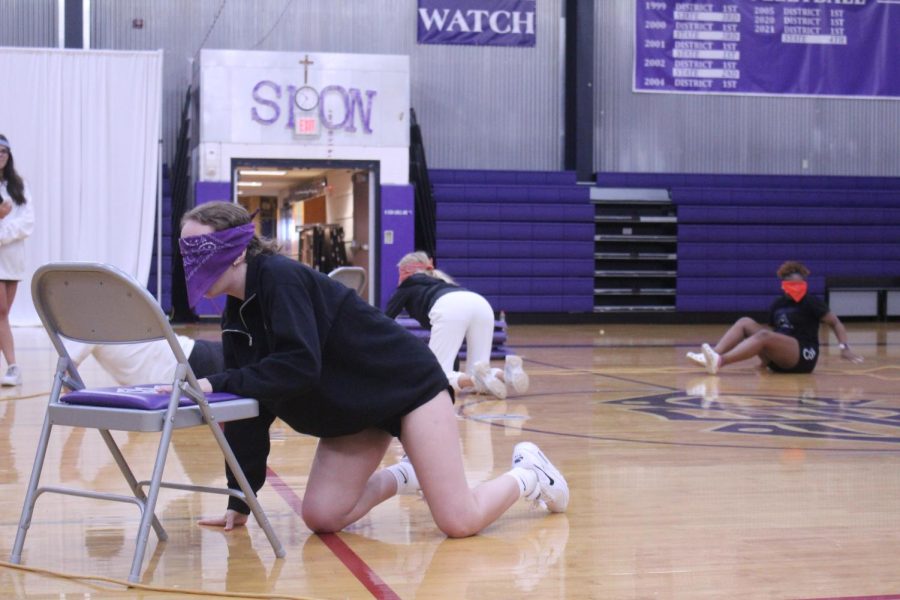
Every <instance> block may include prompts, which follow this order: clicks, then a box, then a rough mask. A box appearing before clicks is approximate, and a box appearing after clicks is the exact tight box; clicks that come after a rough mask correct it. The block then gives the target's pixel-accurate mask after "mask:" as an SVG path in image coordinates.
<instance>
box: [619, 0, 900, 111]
mask: <svg viewBox="0 0 900 600" xmlns="http://www.w3.org/2000/svg"><path fill="white" fill-rule="evenodd" d="M636 5H637V10H636V29H635V32H636V35H635V48H636V51H635V65H634V89H635V91H639V92H688V93H707V94H710V93H715V94H765V95H781V94H784V95H796V96H847V97H900V69H897V67H896V63H897V59H898V58H897V57H900V33H898V32H900V0H707V1H705V2H682V1H676V0H637V4H636Z"/></svg>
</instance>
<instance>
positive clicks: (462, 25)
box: [416, 0, 536, 47]
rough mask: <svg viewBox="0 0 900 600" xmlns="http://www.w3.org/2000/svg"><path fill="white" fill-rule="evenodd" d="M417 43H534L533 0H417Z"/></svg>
mask: <svg viewBox="0 0 900 600" xmlns="http://www.w3.org/2000/svg"><path fill="white" fill-rule="evenodd" d="M416 22H417V23H418V40H419V43H420V44H453V45H465V46H520V47H533V46H534V45H535V40H536V36H535V0H419V10H418V12H417V14H416Z"/></svg>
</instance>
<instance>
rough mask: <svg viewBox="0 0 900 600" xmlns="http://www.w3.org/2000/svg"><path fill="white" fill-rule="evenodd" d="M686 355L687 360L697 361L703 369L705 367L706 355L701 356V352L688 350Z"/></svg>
mask: <svg viewBox="0 0 900 600" xmlns="http://www.w3.org/2000/svg"><path fill="white" fill-rule="evenodd" d="M686 356H687V357H688V360H691V361H693V362H695V363H697V364H698V365H700V366H701V367H703V368H704V369H705V368H706V357H705V356H703V353H702V352H688V353H687V355H686Z"/></svg>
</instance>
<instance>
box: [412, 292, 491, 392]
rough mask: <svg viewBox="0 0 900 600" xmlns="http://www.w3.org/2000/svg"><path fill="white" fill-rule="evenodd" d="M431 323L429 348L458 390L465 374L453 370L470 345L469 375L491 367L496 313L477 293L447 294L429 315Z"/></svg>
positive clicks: (468, 350) (467, 357)
mask: <svg viewBox="0 0 900 600" xmlns="http://www.w3.org/2000/svg"><path fill="white" fill-rule="evenodd" d="M428 319H429V321H431V340H430V341H429V342H428V347H429V348H431V351H432V352H433V353H434V355H435V356H436V357H437V359H438V362H439V363H440V364H441V368H442V369H444V373H445V374H446V375H447V379H448V380H450V385H452V386H453V389H455V390H458V389H459V385H458V381H459V377H460V375H461V374H462V373H459V372H457V371H454V370H453V362H454V361H455V360H456V356H457V354H459V348H460V346H462V343H463V340H465V341H466V371H465V372H466V373H467V374H469V375H471V374H472V373H473V372H474V368H475V365H476V364H477V363H480V362H487V363H490V360H491V347H492V346H493V343H494V309H493V308H491V305H490V304H489V303H488V301H487V300H485V299H484V298H482V297H481V296H479V295H478V294H476V293H475V292H469V291H459V292H450V293H448V294H444V295H443V296H441V297H440V298H438V299H437V301H436V302H435V303H434V306H432V307H431V312H429V313H428Z"/></svg>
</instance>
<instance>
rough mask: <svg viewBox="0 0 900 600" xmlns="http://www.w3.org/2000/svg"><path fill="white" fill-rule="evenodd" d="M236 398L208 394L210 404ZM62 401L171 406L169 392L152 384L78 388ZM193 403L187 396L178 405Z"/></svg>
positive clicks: (153, 407)
mask: <svg viewBox="0 0 900 600" xmlns="http://www.w3.org/2000/svg"><path fill="white" fill-rule="evenodd" d="M236 398H240V396H235V395H234V394H226V393H224V392H213V393H211V394H206V400H207V402H209V403H210V404H212V403H214V402H222V401H225V400H234V399H236ZM60 402H64V403H65V404H78V405H85V406H108V407H111V408H132V409H135V410H159V409H162V408H166V407H167V406H169V394H168V393H165V394H160V393H157V392H155V391H154V386H153V385H152V384H148V385H142V386H134V387H103V388H89V389H84V390H78V391H76V392H69V393H68V394H66V395H64V396H62V397H61V398H60ZM191 404H194V401H193V400H191V399H190V398H188V397H187V396H185V397H183V398H182V399H181V401H180V402H179V404H178V405H179V406H190V405H191Z"/></svg>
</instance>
